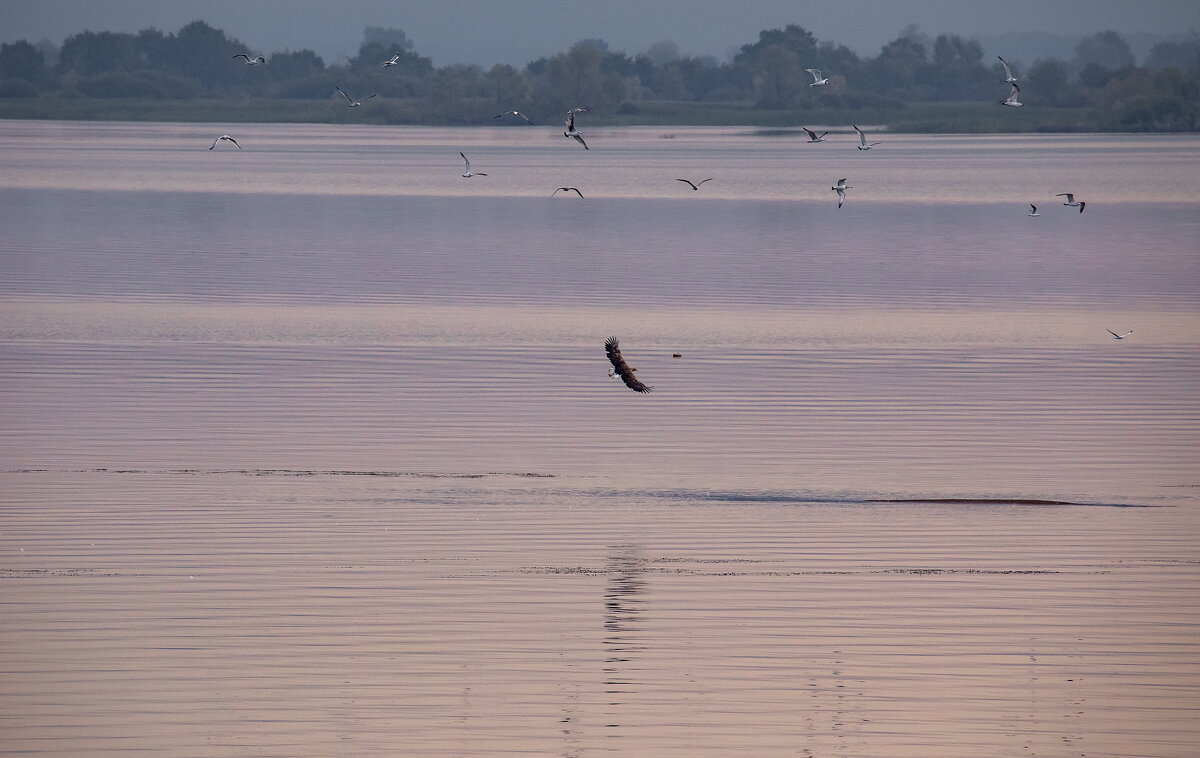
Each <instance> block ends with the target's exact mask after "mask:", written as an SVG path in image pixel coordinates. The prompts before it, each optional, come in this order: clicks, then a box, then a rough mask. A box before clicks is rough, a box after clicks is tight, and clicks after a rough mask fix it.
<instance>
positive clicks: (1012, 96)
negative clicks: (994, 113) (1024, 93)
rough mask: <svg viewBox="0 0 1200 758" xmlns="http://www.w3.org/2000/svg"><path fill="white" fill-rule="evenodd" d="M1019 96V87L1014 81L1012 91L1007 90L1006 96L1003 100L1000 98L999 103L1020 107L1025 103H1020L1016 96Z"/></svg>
mask: <svg viewBox="0 0 1200 758" xmlns="http://www.w3.org/2000/svg"><path fill="white" fill-rule="evenodd" d="M1020 96H1021V88H1020V87H1018V86H1017V83H1016V82H1013V86H1012V92H1009V93H1008V97H1007V98H1005V99H1004V100H1001V101H1000V104H1001V105H1011V106H1013V107H1014V108H1020V107H1021V106H1022V105H1024V104H1025V103H1022V102H1020V101H1019V100H1017V98H1018V97H1020Z"/></svg>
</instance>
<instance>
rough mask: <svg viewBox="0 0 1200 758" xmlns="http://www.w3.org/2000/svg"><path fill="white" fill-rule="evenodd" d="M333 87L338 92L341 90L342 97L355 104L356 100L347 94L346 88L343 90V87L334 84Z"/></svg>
mask: <svg viewBox="0 0 1200 758" xmlns="http://www.w3.org/2000/svg"><path fill="white" fill-rule="evenodd" d="M333 88H334V89H335V90H337V91H338V92H340V93H341V94H342V97H344V98H346V102H348V103H350V104H353V103H354V100H353V99H352V98H351V97H350V96H349V95H347V94H346V91H345V90H343V89H342V88H341V87H338V86H337V85H334V87H333Z"/></svg>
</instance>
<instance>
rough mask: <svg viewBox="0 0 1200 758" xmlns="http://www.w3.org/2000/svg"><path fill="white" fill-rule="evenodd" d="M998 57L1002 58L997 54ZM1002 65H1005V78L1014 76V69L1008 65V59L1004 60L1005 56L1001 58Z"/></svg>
mask: <svg viewBox="0 0 1200 758" xmlns="http://www.w3.org/2000/svg"><path fill="white" fill-rule="evenodd" d="M996 57H997V58H1000V56H999V55H997V56H996ZM1000 65H1001V66H1004V78H1005V79H1011V78H1013V75H1012V69H1011V68H1009V67H1008V61H1006V60H1004V59H1003V58H1000Z"/></svg>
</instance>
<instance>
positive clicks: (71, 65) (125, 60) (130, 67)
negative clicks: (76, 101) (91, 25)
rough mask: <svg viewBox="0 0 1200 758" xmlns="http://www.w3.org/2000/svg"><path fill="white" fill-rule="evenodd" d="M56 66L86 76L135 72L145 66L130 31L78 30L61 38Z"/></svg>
mask: <svg viewBox="0 0 1200 758" xmlns="http://www.w3.org/2000/svg"><path fill="white" fill-rule="evenodd" d="M58 67H59V69H60V70H62V71H74V72H76V73H78V74H79V75H81V76H89V75H92V74H102V73H105V72H108V71H136V70H138V69H141V68H145V63H144V62H143V60H142V57H141V55H140V54H139V52H138V47H137V38H135V37H134V36H133V35H132V34H118V33H115V32H80V33H79V34H73V35H71V36H70V37H67V38H66V39H65V40H63V46H62V51H61V52H60V53H59V56H58Z"/></svg>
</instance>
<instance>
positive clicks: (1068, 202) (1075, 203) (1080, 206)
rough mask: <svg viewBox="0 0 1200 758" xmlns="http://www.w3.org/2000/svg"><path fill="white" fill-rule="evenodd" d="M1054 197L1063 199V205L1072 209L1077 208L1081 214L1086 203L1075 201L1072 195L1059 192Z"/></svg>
mask: <svg viewBox="0 0 1200 758" xmlns="http://www.w3.org/2000/svg"><path fill="white" fill-rule="evenodd" d="M1055 197H1065V198H1066V200H1064V201H1063V205H1068V206H1070V207H1072V208H1078V209H1079V212H1080V213H1083V206H1085V205H1087V201H1085V200H1078V201H1077V200H1076V199H1075V195H1074V193H1071V192H1060V193H1058V194H1057V195H1055Z"/></svg>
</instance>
